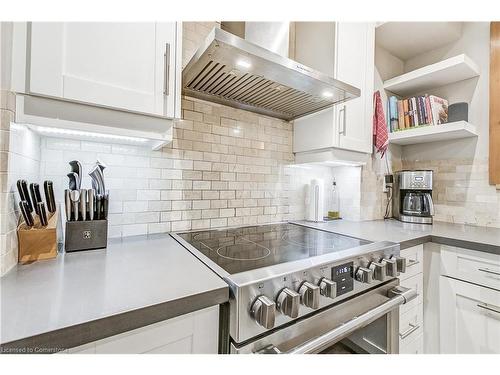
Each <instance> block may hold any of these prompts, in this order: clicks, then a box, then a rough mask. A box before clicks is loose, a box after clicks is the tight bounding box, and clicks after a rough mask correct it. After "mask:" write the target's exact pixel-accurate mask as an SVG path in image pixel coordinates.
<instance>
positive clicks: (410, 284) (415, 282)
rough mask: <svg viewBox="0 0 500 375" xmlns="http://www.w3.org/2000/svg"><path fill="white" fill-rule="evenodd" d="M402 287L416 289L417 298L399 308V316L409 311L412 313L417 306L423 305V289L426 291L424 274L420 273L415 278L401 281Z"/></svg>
mask: <svg viewBox="0 0 500 375" xmlns="http://www.w3.org/2000/svg"><path fill="white" fill-rule="evenodd" d="M401 286H404V287H405V288H410V289H415V290H416V291H417V298H415V299H413V300H411V301H410V302H408V303H405V304H404V305H402V306H401V307H400V308H399V314H400V315H402V314H404V313H406V312H407V311H410V310H411V309H412V308H414V307H415V306H417V305H422V302H423V300H424V296H423V289H424V276H423V274H422V273H419V274H417V275H415V276H412V277H410V278H408V279H404V280H401Z"/></svg>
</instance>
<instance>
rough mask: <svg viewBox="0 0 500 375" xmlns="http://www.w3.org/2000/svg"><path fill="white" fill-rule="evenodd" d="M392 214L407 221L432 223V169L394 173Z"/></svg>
mask: <svg viewBox="0 0 500 375" xmlns="http://www.w3.org/2000/svg"><path fill="white" fill-rule="evenodd" d="M392 216H393V217H394V218H396V219H398V220H400V221H404V222H407V223H419V224H432V216H434V204H433V202H432V171H430V170H422V171H421V170H417V171H400V172H396V173H395V174H394V192H393V197H392Z"/></svg>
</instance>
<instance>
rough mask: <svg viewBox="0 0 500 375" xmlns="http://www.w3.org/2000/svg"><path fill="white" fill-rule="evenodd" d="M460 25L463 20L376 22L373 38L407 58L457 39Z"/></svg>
mask: <svg viewBox="0 0 500 375" xmlns="http://www.w3.org/2000/svg"><path fill="white" fill-rule="evenodd" d="M462 27H463V22H378V23H377V24H376V29H375V38H376V43H377V45H378V46H380V47H382V48H384V49H385V50H387V51H388V52H390V53H391V54H392V55H394V56H396V57H398V58H400V59H401V60H408V59H411V58H412V57H415V56H418V55H420V54H422V53H425V52H428V51H431V50H434V49H436V48H439V47H443V46H445V45H447V44H450V43H453V42H455V41H457V40H458V39H459V38H460V37H461V36H462ZM408 41H411V42H410V43H409V42H408Z"/></svg>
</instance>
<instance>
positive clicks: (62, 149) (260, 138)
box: [40, 98, 330, 237]
mask: <svg viewBox="0 0 500 375" xmlns="http://www.w3.org/2000/svg"><path fill="white" fill-rule="evenodd" d="M183 118H184V119H183V120H182V121H180V122H178V123H177V124H176V126H175V128H174V139H173V142H172V143H171V144H170V145H169V146H167V147H164V148H163V149H162V150H160V151H151V150H149V149H146V148H144V147H135V146H127V145H116V144H106V143H100V142H88V141H77V140H69V139H59V138H48V137H42V139H41V142H40V179H41V180H42V179H51V180H53V181H54V184H55V193H56V195H57V197H58V198H59V200H60V199H61V198H62V196H63V191H64V189H65V188H67V183H68V179H67V177H66V174H67V173H68V171H69V166H68V162H69V161H70V160H73V159H76V160H80V161H81V162H82V165H83V168H84V170H85V171H87V172H88V171H89V169H90V167H91V166H92V164H93V163H94V162H95V161H96V159H99V160H101V161H102V162H103V163H105V164H106V165H107V166H108V167H107V168H106V170H105V179H106V188H107V189H109V190H110V198H111V199H110V215H109V225H110V227H109V235H110V237H120V236H130V235H138V234H149V233H158V232H167V231H182V230H190V229H205V228H218V227H225V226H233V225H246V224H260V223H267V222H274V221H282V220H288V219H301V218H302V217H303V215H304V212H303V211H304V204H303V200H302V199H301V198H299V199H297V198H296V194H294V192H296V191H297V190H303V188H304V184H305V183H307V182H308V179H309V178H310V177H311V176H310V175H307V174H304V173H301V172H300V171H298V170H297V168H293V167H290V166H289V165H290V164H292V163H293V154H292V125H291V124H290V123H287V122H284V121H280V120H276V119H272V118H267V117H263V116H257V115H254V114H251V113H248V112H245V111H239V110H235V109H232V108H228V107H225V106H220V105H216V104H209V103H206V102H201V101H196V100H190V99H187V98H185V99H184V100H183ZM318 168H319V167H318ZM326 169H328V170H329V169H330V168H326ZM82 186H83V187H87V188H88V187H90V179H89V178H88V176H86V177H85V178H84V182H83V185H82ZM302 195H303V194H302V193H300V194H299V197H300V196H302Z"/></svg>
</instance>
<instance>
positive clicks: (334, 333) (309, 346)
mask: <svg viewBox="0 0 500 375" xmlns="http://www.w3.org/2000/svg"><path fill="white" fill-rule="evenodd" d="M389 296H390V297H391V298H390V299H389V300H388V301H386V302H384V303H383V304H381V305H379V306H377V307H375V308H373V309H372V310H369V311H367V312H365V313H364V314H362V315H360V316H357V317H355V318H353V319H351V320H349V321H347V322H346V323H344V324H342V325H341V326H339V327H337V328H334V329H332V330H331V331H329V332H327V333H325V334H324V335H321V336H319V337H317V338H314V339H312V340H309V341H307V342H305V343H304V344H302V345H299V346H296V347H295V348H293V349H291V350H289V351H288V352H286V353H287V354H307V353H315V352H317V351H319V350H321V349H322V348H324V347H327V346H328V345H329V344H332V343H335V342H337V341H338V340H340V339H342V338H343V337H345V336H347V335H349V334H351V333H352V332H354V331H356V330H358V329H360V328H363V327H365V326H367V325H368V324H370V323H371V322H373V321H375V320H377V319H378V318H380V317H382V316H384V315H386V314H388V313H389V312H391V310H394V309H395V308H396V307H398V306H400V305H403V304H405V303H406V302H408V301H411V300H412V299H414V298H415V297H416V296H417V292H416V291H415V290H414V289H409V288H404V287H402V286H397V287H394V288H393V289H391V290H390V291H389ZM273 351H274V352H278V353H280V351H279V349H278V348H276V349H275V350H273V349H271V348H269V347H267V348H266V352H268V353H269V352H273Z"/></svg>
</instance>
